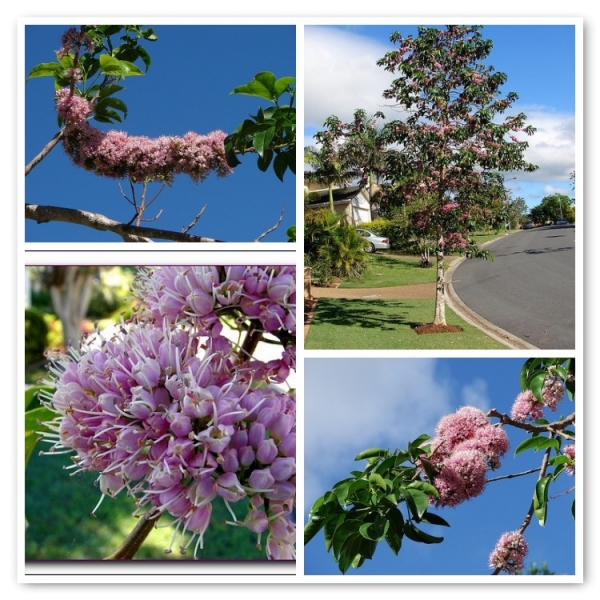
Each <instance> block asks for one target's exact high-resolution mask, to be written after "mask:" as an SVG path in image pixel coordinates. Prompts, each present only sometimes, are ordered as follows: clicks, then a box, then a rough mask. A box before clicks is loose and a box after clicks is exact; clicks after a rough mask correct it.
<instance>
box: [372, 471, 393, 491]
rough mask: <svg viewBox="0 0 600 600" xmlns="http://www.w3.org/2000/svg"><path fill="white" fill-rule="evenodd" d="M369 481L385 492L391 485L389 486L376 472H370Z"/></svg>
mask: <svg viewBox="0 0 600 600" xmlns="http://www.w3.org/2000/svg"><path fill="white" fill-rule="evenodd" d="M369 482H370V483H372V484H374V485H377V486H378V487H380V488H381V489H382V490H384V491H386V492H389V491H390V489H391V486H389V485H388V483H386V481H385V479H384V478H383V477H382V476H381V475H379V474H378V473H371V474H370V475H369Z"/></svg>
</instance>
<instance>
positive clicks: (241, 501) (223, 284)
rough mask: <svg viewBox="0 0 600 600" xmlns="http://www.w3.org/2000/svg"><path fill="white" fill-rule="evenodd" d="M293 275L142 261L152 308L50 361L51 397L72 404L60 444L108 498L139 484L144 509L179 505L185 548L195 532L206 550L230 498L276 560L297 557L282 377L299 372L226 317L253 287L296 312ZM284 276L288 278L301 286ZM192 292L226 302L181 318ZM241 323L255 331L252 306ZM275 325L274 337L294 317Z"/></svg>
mask: <svg viewBox="0 0 600 600" xmlns="http://www.w3.org/2000/svg"><path fill="white" fill-rule="evenodd" d="M293 272H294V271H293V269H291V268H289V267H243V268H237V267H214V268H213V267H164V268H160V267H159V268H156V269H155V270H153V271H149V270H146V271H141V272H140V279H141V281H142V283H141V284H139V285H138V288H137V289H138V292H139V291H140V290H151V291H152V293H151V294H149V295H147V296H146V299H147V300H148V302H149V305H150V307H149V310H148V311H146V312H144V311H142V312H140V314H139V315H137V316H136V317H134V318H133V319H132V320H131V321H130V322H129V323H126V324H123V325H122V326H121V327H120V328H119V330H118V332H117V333H116V334H115V335H113V336H112V337H109V338H104V337H103V336H102V335H100V334H98V339H93V340H88V341H86V342H84V343H83V344H82V347H81V349H80V350H79V351H77V350H75V349H71V351H70V354H69V355H67V356H63V357H61V358H60V359H59V360H57V361H55V362H53V364H52V365H51V367H50V378H49V382H48V383H50V384H52V386H53V387H54V389H55V391H54V392H53V393H49V394H47V396H46V397H45V402H46V404H47V405H48V406H49V407H50V408H52V409H53V410H54V411H55V412H57V413H58V417H57V419H56V420H55V421H53V422H52V424H51V425H52V428H53V433H51V434H49V435H48V439H49V440H50V441H51V443H52V444H53V445H52V448H51V451H64V450H65V449H70V450H72V451H74V452H75V457H74V465H75V468H76V469H77V470H85V471H93V472H97V473H98V474H99V476H98V483H99V487H100V490H101V491H102V494H103V496H102V497H104V496H114V495H116V494H118V493H119V492H120V491H121V490H126V493H127V494H129V495H131V496H132V497H133V498H134V499H135V500H136V503H137V506H138V507H139V508H140V509H141V510H144V511H145V510H147V509H148V508H150V507H154V508H155V509H156V510H157V511H158V512H159V513H160V514H163V513H164V514H169V515H171V517H172V518H173V520H174V524H175V528H176V535H175V536H174V540H175V538H176V537H177V534H178V535H179V536H180V540H181V543H180V548H181V551H182V552H185V551H186V549H187V548H188V547H189V546H190V544H192V542H194V540H195V542H196V543H195V546H194V556H196V554H197V551H198V548H203V536H204V533H205V531H206V529H207V528H208V526H209V524H210V519H211V513H212V505H213V502H214V501H215V500H217V499H218V498H220V499H222V501H223V502H224V504H225V505H226V507H227V508H228V510H229V512H230V514H231V520H230V521H228V523H229V524H230V525H236V526H241V527H246V528H247V529H249V530H250V531H252V532H254V533H256V534H257V545H258V546H259V547H264V548H265V551H266V555H267V558H269V559H272V560H289V559H294V558H295V523H294V520H293V516H294V508H295V492H296V398H295V393H294V392H292V391H282V390H281V389H280V388H279V387H278V386H273V385H272V383H271V382H272V381H283V379H284V377H283V375H286V374H289V369H288V370H287V371H286V370H285V369H283V370H282V369H280V371H279V372H278V374H277V375H275V376H273V375H272V374H271V373H270V371H269V368H268V367H267V366H266V365H265V364H264V363H263V362H262V361H260V360H258V359H256V358H253V357H242V356H240V351H239V348H236V347H235V345H234V344H233V343H232V342H230V341H229V340H228V339H226V338H225V337H224V336H223V335H222V327H221V326H219V325H218V324H217V321H218V319H219V317H221V316H231V315H232V314H233V313H232V312H231V310H230V308H231V306H232V303H233V302H236V303H237V304H235V306H236V307H237V310H238V311H239V308H240V305H241V304H242V299H244V298H245V299H248V298H249V297H250V296H251V294H250V292H249V291H247V290H248V289H252V290H253V296H252V302H250V305H252V306H255V307H256V306H257V305H258V304H260V305H261V310H262V305H263V304H264V305H265V306H269V305H275V306H281V305H285V306H286V310H287V311H288V314H289V315H291V314H295V307H293V302H294V300H293V298H294V297H295V290H294V291H292V290H291V289H289V288H290V287H291V286H292V283H291V282H290V281H289V279H288V277H286V275H290V274H293ZM159 274H160V275H159ZM244 277H245V278H246V279H244ZM278 277H279V279H277V278H278ZM251 278H253V279H252V283H251V282H250V279H251ZM234 281H235V282H237V287H236V289H235V290H234V289H233V288H234V287H235V286H233V282H234ZM277 281H278V282H279V283H280V284H282V282H284V281H285V282H286V285H287V288H286V290H287V291H285V292H284V291H283V290H282V289H281V288H280V287H279V286H278V284H277V283H276V282H277ZM262 283H264V284H265V285H264V286H263V285H262ZM170 285H171V287H170ZM186 286H187V287H186ZM184 289H186V290H187V294H186V295H185V297H186V298H188V299H189V298H192V297H196V298H198V297H199V296H202V295H203V294H206V293H207V291H209V292H210V293H211V294H212V296H213V305H212V308H211V309H210V310H207V309H205V308H202V309H199V307H200V306H203V305H202V304H201V303H200V301H199V300H198V303H197V304H196V305H195V307H194V308H192V307H191V306H190V304H191V303H185V304H182V305H181V306H180V307H179V308H180V312H179V313H177V314H178V315H179V316H180V317H181V318H179V317H178V316H176V310H175V309H174V308H173V306H174V304H173V300H174V296H176V295H177V294H181V293H182V290H184ZM276 290H277V291H276ZM153 294H155V295H153ZM270 294H271V295H273V296H276V299H275V300H273V299H272V298H271V295H270ZM259 297H261V298H262V301H259V299H258V298H259ZM223 309H225V310H224V312H221V311H222V310H223ZM194 311H196V312H194ZM198 311H199V312H201V313H202V314H201V315H200V314H198ZM250 312H253V311H252V310H250ZM257 312H259V313H260V310H259V309H258V308H257ZM294 318H295V317H294ZM254 319H256V321H257V324H256V325H255V327H258V328H259V329H260V328H261V327H263V326H262V321H260V318H259V316H258V315H254V314H251V315H249V316H248V322H250V323H254ZM290 319H291V318H290ZM291 321H293V319H291ZM267 322H268V323H270V322H269V320H268V319H267ZM294 322H295V321H294ZM237 324H238V326H239V327H240V328H241V329H242V330H244V327H245V325H247V322H246V318H245V316H243V315H242V316H238V320H237ZM270 324H271V327H270V329H268V330H269V331H270V332H271V333H272V334H274V335H275V334H277V333H281V331H283V329H282V328H283V327H285V326H284V325H283V324H282V323H279V329H277V328H276V327H275V326H274V325H273V324H272V323H270ZM264 331H267V327H264ZM285 331H286V334H287V336H284V337H282V340H284V341H280V343H281V344H282V345H283V346H285V351H284V354H286V355H287V358H286V359H285V360H287V361H288V364H289V366H290V368H291V367H292V361H291V359H290V358H289V356H290V355H291V354H292V352H293V346H291V343H292V341H293V340H295V336H293V335H292V334H291V330H285ZM98 342H99V343H98ZM286 344H287V346H286ZM283 362H284V359H282V363H283ZM233 505H235V507H234V506H233ZM237 507H241V508H237ZM263 535H264V536H266V539H265V541H264V545H263V542H262V536H263ZM188 536H189V539H188V540H187V541H185V540H186V537H188ZM173 543H174V542H172V543H171V546H172V545H173ZM170 550H171V549H170V548H169V549H168V550H167V551H170Z"/></svg>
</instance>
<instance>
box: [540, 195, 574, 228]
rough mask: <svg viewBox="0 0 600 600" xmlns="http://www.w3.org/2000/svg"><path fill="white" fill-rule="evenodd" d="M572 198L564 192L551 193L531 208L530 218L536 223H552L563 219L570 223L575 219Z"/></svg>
mask: <svg viewBox="0 0 600 600" xmlns="http://www.w3.org/2000/svg"><path fill="white" fill-rule="evenodd" d="M573 202H574V200H573V199H572V198H569V196H566V195H565V194H552V195H550V196H546V197H544V198H542V201H541V203H540V204H538V205H537V206H534V207H533V208H532V209H531V218H532V220H533V221H535V222H536V223H554V222H556V221H558V220H559V219H565V220H567V221H569V222H570V223H572V222H573V221H575V210H574V209H573V206H572V204H573Z"/></svg>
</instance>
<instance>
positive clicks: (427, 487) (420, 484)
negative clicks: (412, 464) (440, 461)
mask: <svg viewBox="0 0 600 600" xmlns="http://www.w3.org/2000/svg"><path fill="white" fill-rule="evenodd" d="M406 487H407V488H411V489H412V488H414V489H417V490H421V491H422V492H423V493H425V494H427V495H428V496H435V497H436V498H439V497H440V494H439V492H438V491H437V489H436V487H435V486H433V485H431V483H427V482H426V481H413V482H411V483H409V484H408V485H407V486H406Z"/></svg>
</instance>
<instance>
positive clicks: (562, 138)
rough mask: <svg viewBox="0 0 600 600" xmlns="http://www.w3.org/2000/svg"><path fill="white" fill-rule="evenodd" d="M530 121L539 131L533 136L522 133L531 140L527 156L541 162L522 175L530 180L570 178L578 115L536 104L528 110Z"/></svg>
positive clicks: (521, 177)
mask: <svg viewBox="0 0 600 600" xmlns="http://www.w3.org/2000/svg"><path fill="white" fill-rule="evenodd" d="M522 110H523V112H524V113H525V114H526V115H527V125H533V126H534V127H535V128H536V130H537V131H536V132H535V133H534V134H533V135H532V136H531V137H528V136H525V135H520V136H519V137H520V139H525V140H527V142H528V143H529V148H528V149H527V151H526V154H525V158H526V159H527V160H528V161H529V162H531V163H533V164H534V165H538V167H539V169H538V170H537V171H534V172H533V173H520V174H519V179H521V180H523V181H530V182H534V181H535V182H545V183H549V182H554V183H557V182H562V181H565V182H569V176H570V174H571V171H573V169H575V148H576V146H575V115H573V114H565V113H558V112H556V111H553V110H552V109H551V108H544V107H533V108H531V109H529V110H528V108H527V107H524V108H523V109H522Z"/></svg>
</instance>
